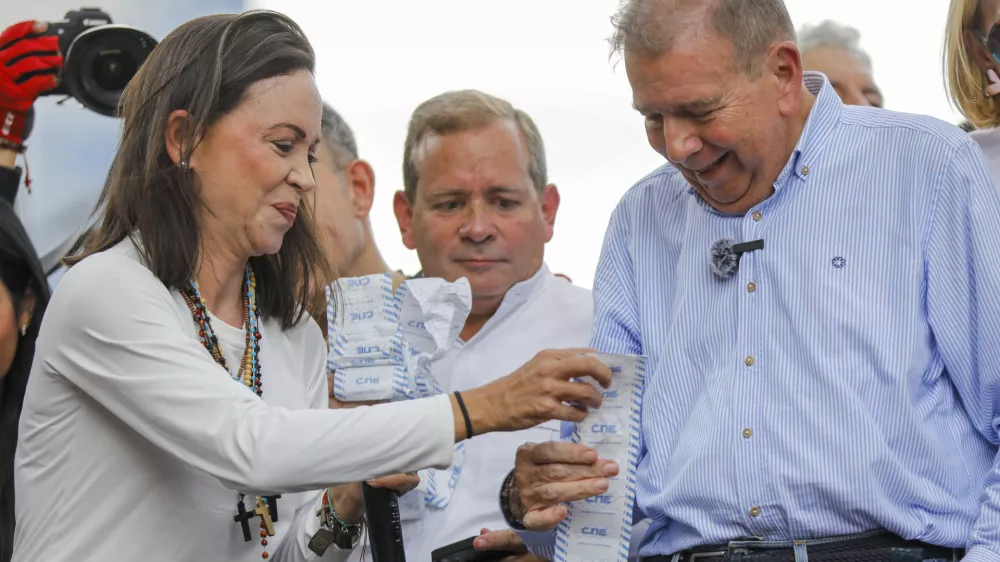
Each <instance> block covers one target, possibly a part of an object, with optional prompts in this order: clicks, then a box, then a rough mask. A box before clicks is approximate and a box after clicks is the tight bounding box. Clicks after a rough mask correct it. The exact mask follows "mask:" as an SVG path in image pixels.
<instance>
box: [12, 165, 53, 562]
mask: <svg viewBox="0 0 1000 562" xmlns="http://www.w3.org/2000/svg"><path fill="white" fill-rule="evenodd" d="M3 152H5V151H4V150H3V149H0V157H2V156H4V154H2V153H3ZM19 178H20V173H19V170H17V169H15V168H8V167H7V166H5V165H4V162H0V562H7V561H9V560H10V556H11V552H12V551H13V547H14V450H15V447H16V445H17V420H18V418H19V417H20V415H21V403H22V402H23V400H24V389H25V386H27V384H28V373H29V372H30V371H31V360H32V358H33V357H34V355H35V338H37V337H38V328H39V326H40V325H41V323H42V315H43V314H44V313H45V307H46V305H48V303H49V286H48V282H47V281H46V279H45V275H44V273H43V272H42V264H41V263H39V261H38V255H37V254H36V253H35V248H34V246H33V245H32V244H31V240H30V239H29V238H28V234H27V233H26V232H25V231H24V228H23V227H22V225H21V221H20V220H18V218H17V215H15V214H14V209H13V207H12V205H13V203H14V195H15V193H16V191H17V186H18V183H19Z"/></svg>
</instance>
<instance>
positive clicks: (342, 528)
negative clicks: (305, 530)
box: [309, 488, 364, 556]
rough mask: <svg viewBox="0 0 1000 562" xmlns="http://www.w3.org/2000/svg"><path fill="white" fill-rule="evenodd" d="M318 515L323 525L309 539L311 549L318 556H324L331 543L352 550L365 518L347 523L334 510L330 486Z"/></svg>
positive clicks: (358, 537) (324, 495) (356, 542)
mask: <svg viewBox="0 0 1000 562" xmlns="http://www.w3.org/2000/svg"><path fill="white" fill-rule="evenodd" d="M316 515H317V516H318V517H319V518H320V525H322V527H320V529H319V531H317V532H316V534H315V535H313V537H312V538H311V539H310V540H309V550H311V551H313V553H315V554H316V555H317V556H323V553H325V552H326V549H328V548H330V545H331V544H333V545H336V546H337V548H340V549H342V550H350V549H352V548H354V547H355V546H356V545H357V544H358V541H359V540H360V539H361V530H362V528H363V526H364V519H362V520H361V521H359V522H357V523H347V522H345V521H344V520H343V519H341V518H340V516H339V515H337V512H336V511H334V510H333V505H332V502H331V501H330V489H329V488H327V489H326V490H323V503H322V505H321V506H320V508H319V509H318V510H317V511H316Z"/></svg>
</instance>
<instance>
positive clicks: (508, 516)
mask: <svg viewBox="0 0 1000 562" xmlns="http://www.w3.org/2000/svg"><path fill="white" fill-rule="evenodd" d="M513 488H514V471H513V470H511V471H510V472H508V473H507V478H504V480H503V485H501V486H500V513H502V514H503V518H504V519H505V520H506V521H507V524H508V525H510V528H511V529H514V530H515V531H527V530H528V529H527V528H526V527H525V526H524V523H522V522H521V521H520V520H519V519H518V518H517V517H514V512H513V511H511V509H510V493H511V490H513Z"/></svg>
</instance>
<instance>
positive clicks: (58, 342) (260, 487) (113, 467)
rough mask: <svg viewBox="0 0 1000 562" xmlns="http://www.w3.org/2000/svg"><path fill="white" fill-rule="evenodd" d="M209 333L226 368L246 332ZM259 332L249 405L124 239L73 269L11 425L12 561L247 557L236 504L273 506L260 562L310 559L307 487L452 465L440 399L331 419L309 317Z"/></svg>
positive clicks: (321, 351) (251, 549)
mask: <svg viewBox="0 0 1000 562" xmlns="http://www.w3.org/2000/svg"><path fill="white" fill-rule="evenodd" d="M213 328H214V329H215V331H216V335H217V336H218V337H219V340H220V343H221V344H222V345H223V348H224V350H225V352H226V354H227V358H228V361H229V363H230V365H231V366H234V365H238V364H239V358H240V357H241V356H242V354H243V349H244V345H245V342H244V336H243V330H242V329H238V328H235V327H232V326H226V325H224V324H222V322H221V321H219V320H216V319H214V318H213ZM260 332H261V334H262V339H261V340H260V356H259V361H260V364H261V374H262V383H263V384H262V388H263V400H262V399H261V398H259V397H257V396H256V395H255V394H254V393H253V392H252V391H251V390H250V389H248V388H246V387H245V386H243V385H242V383H237V382H236V381H234V380H233V379H232V377H231V376H230V375H229V374H228V373H226V372H225V370H224V369H222V368H221V367H220V366H219V365H218V364H217V363H216V362H215V361H213V360H212V358H211V356H210V354H209V353H208V351H207V350H206V349H205V348H204V347H203V346H202V344H201V342H200V341H199V339H198V335H197V327H196V324H195V322H194V320H193V318H192V315H191V312H190V310H189V309H188V307H187V305H186V304H185V302H184V300H183V298H182V297H181V296H180V294H179V293H178V292H177V291H172V290H168V289H167V288H166V287H165V286H164V285H163V284H162V283H161V282H160V281H159V280H158V279H157V278H156V277H154V276H153V274H152V273H151V272H150V271H149V270H148V269H147V268H146V267H145V266H144V265H143V264H142V263H141V261H140V259H139V257H138V255H137V252H136V251H135V249H134V247H133V246H132V244H131V242H128V241H125V242H122V243H121V244H119V245H118V246H116V247H115V248H112V249H111V250H108V251H106V252H102V253H100V254H97V255H94V256H91V257H89V258H87V259H85V260H83V261H82V262H81V263H79V264H77V265H76V266H74V267H73V268H72V269H70V270H69V272H68V273H67V274H66V275H65V277H64V278H63V279H62V280H61V282H60V284H59V288H58V290H57V291H56V292H55V295H54V296H53V298H52V301H51V303H50V304H49V307H48V310H47V312H46V315H45V319H44V321H43V323H42V329H41V333H40V335H39V338H38V343H37V349H36V355H35V362H34V366H33V368H32V372H31V376H30V379H29V382H28V388H27V392H26V395H25V400H24V409H23V412H22V414H21V421H20V428H19V432H20V433H19V436H20V437H19V444H18V449H17V454H16V457H15V497H16V517H17V526H16V531H15V539H14V540H15V546H14V557H13V560H14V562H34V561H39V560H74V561H79V562H85V561H94V562H98V561H100V562H109V561H117V560H121V561H129V562H131V561H138V560H142V561H150V562H152V561H161V560H162V561H164V562H177V561H180V560H191V561H194V560H198V561H202V560H204V561H212V562H216V561H218V562H223V561H226V562H228V561H239V560H246V561H250V560H261V555H262V552H263V547H262V546H261V544H260V535H259V533H260V528H259V526H258V525H259V520H257V519H255V520H253V521H251V523H252V525H251V530H252V536H253V538H252V540H251V541H250V542H246V541H245V540H244V538H243V531H242V528H241V526H240V524H238V523H237V522H235V521H234V520H233V517H234V516H235V515H236V512H237V510H236V504H237V499H238V498H239V492H246V493H247V495H248V496H252V495H272V494H273V493H281V494H282V497H281V499H279V500H278V501H277V506H278V515H279V519H278V521H277V522H276V523H275V525H274V526H275V531H276V535H275V536H273V537H268V543H269V544H268V548H267V550H268V552H269V554H270V560H277V561H300V560H315V559H317V557H316V555H315V554H313V553H312V552H311V551H309V550H308V549H307V548H306V545H307V543H308V541H309V538H310V537H311V536H312V534H313V533H314V532H315V531H316V529H317V528H318V519H317V517H316V514H315V510H316V508H317V507H318V498H319V493H318V492H315V491H314V490H320V489H322V488H324V487H327V486H330V485H335V484H339V483H345V482H357V481H361V480H365V479H368V478H372V477H376V476H381V475H387V474H394V473H399V472H404V471H410V470H417V469H421V468H427V467H438V468H444V467H447V466H448V465H449V464H450V462H451V456H452V449H453V445H454V438H455V434H454V422H453V417H452V410H451V403H450V401H449V398H448V396H438V397H435V398H432V399H426V400H414V401H407V402H398V403H392V404H387V405H381V406H375V407H367V408H356V409H350V410H328V409H327V396H328V391H327V380H326V376H325V364H326V345H325V342H324V341H323V336H322V334H321V332H320V330H319V327H318V326H317V325H316V324H315V322H313V321H312V320H309V319H306V320H305V321H304V322H303V323H301V324H300V325H298V326H296V327H294V328H292V329H290V330H288V331H282V330H281V328H280V326H279V325H278V324H277V323H275V322H274V321H268V322H263V323H262V324H261V326H260ZM279 544H280V547H279ZM346 554H347V553H346V552H344V551H340V550H339V549H337V548H336V547H331V548H330V549H329V550H328V551H327V554H326V555H325V556H324V559H325V560H342V559H343V558H345V557H346Z"/></svg>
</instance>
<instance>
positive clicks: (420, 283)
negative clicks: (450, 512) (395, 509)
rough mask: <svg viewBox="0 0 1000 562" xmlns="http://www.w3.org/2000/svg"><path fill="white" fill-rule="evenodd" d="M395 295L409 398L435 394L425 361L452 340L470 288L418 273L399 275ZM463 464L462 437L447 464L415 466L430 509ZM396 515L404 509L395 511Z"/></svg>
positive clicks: (449, 489) (447, 496)
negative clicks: (416, 276) (438, 467)
mask: <svg viewBox="0 0 1000 562" xmlns="http://www.w3.org/2000/svg"><path fill="white" fill-rule="evenodd" d="M396 296H397V297H398V298H399V300H400V317H399V325H400V329H401V330H402V332H403V341H404V347H405V348H406V356H407V370H408V374H409V382H410V385H411V390H412V393H413V397H414V398H426V397H428V396H434V395H437V394H441V387H440V385H439V384H438V382H437V380H436V379H435V378H434V374H433V373H432V372H431V369H430V366H431V364H433V363H434V362H435V361H437V360H438V359H440V358H441V357H443V356H444V355H445V354H447V353H448V351H450V350H451V349H452V348H453V347H454V346H455V344H456V343H457V342H458V338H459V334H461V332H462V328H463V327H465V320H466V319H467V318H468V317H469V312H470V311H471V310H472V288H471V287H470V286H469V282H468V280H467V279H465V278H461V279H458V280H457V281H455V282H454V283H448V282H446V281H444V280H443V279H435V278H420V279H410V280H407V281H404V282H403V283H402V284H401V285H400V287H399V289H398V290H397V291H396ZM464 464H465V443H458V444H456V445H455V451H454V453H453V455H452V462H451V466H449V467H448V468H447V469H444V470H436V469H427V470H422V471H420V487H419V488H418V490H419V492H421V493H423V498H424V502H425V504H426V506H427V507H429V508H431V509H444V508H445V507H447V506H448V504H449V502H450V501H451V496H452V493H453V492H454V490H455V486H457V485H458V479H459V478H460V477H461V475H462V467H463V466H464ZM401 516H402V517H406V516H407V514H405V513H401Z"/></svg>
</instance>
